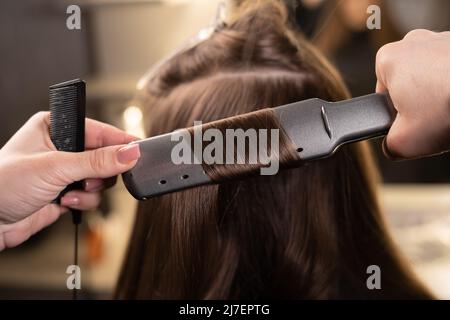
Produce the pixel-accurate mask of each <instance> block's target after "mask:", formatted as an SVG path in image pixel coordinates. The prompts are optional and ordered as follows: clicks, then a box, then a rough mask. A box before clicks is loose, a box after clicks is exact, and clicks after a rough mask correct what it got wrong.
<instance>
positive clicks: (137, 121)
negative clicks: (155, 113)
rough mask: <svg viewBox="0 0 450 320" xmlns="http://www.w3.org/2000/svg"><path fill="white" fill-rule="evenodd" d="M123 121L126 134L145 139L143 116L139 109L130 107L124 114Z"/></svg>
mask: <svg viewBox="0 0 450 320" xmlns="http://www.w3.org/2000/svg"><path fill="white" fill-rule="evenodd" d="M123 121H124V127H125V130H126V132H128V133H129V134H132V135H135V136H137V137H144V135H145V132H144V123H143V115H142V111H141V109H140V108H139V107H136V106H128V107H127V108H126V109H125V111H124V112H123Z"/></svg>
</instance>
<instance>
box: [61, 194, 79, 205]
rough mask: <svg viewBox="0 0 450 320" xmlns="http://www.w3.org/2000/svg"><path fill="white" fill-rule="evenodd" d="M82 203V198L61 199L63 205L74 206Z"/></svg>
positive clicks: (68, 197)
mask: <svg viewBox="0 0 450 320" xmlns="http://www.w3.org/2000/svg"><path fill="white" fill-rule="evenodd" d="M79 203H80V198H78V197H75V196H64V197H62V198H61V205H63V206H74V205H77V204H79Z"/></svg>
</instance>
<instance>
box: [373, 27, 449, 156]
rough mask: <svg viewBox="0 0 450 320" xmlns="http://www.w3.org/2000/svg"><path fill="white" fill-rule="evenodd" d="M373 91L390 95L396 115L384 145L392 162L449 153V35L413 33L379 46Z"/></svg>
mask: <svg viewBox="0 0 450 320" xmlns="http://www.w3.org/2000/svg"><path fill="white" fill-rule="evenodd" d="M376 74H377V78H378V83H377V92H382V91H385V90H388V91H389V94H390V96H391V99H392V102H393V104H394V107H395V108H396V110H397V112H398V113H397V116H396V118H395V120H394V123H393V125H392V127H391V129H390V131H389V133H388V135H387V136H386V139H385V141H384V143H383V147H384V151H385V154H386V156H388V158H391V159H396V160H399V159H412V158H419V157H424V156H429V155H433V154H438V153H442V152H445V151H447V150H450V32H449V31H447V32H441V33H435V32H431V31H428V30H414V31H411V32H410V33H408V34H407V35H406V36H405V38H404V39H403V40H401V41H398V42H393V43H389V44H387V45H385V46H383V47H382V48H381V49H380V50H379V51H378V54H377V58H376Z"/></svg>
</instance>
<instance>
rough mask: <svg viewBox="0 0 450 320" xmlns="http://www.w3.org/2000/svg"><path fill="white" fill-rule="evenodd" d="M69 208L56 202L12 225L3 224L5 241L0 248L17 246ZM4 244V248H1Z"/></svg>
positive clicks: (0, 244)
mask: <svg viewBox="0 0 450 320" xmlns="http://www.w3.org/2000/svg"><path fill="white" fill-rule="evenodd" d="M67 211H68V209H67V208H65V207H62V206H59V205H56V204H49V205H47V206H45V207H44V208H42V209H41V210H39V211H37V212H35V213H33V214H32V215H31V216H28V217H26V218H25V219H23V220H21V221H18V222H16V223H13V224H10V225H4V226H2V227H3V228H4V229H3V230H2V234H3V243H0V250H2V249H4V248H12V247H15V246H17V245H19V244H21V243H23V242H25V241H26V240H28V239H29V238H30V237H31V236H32V235H34V234H35V233H37V232H38V231H40V230H42V229H44V228H45V227H47V226H48V225H50V224H52V223H54V222H55V221H56V220H57V219H58V218H59V217H60V216H61V214H63V213H65V212H67ZM1 246H3V248H1Z"/></svg>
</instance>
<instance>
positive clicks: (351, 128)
mask: <svg viewBox="0 0 450 320" xmlns="http://www.w3.org/2000/svg"><path fill="white" fill-rule="evenodd" d="M273 111H274V112H275V115H276V116H277V117H278V119H279V122H280V124H281V126H282V128H283V129H284V131H285V132H286V133H287V135H288V136H289V138H290V139H291V141H292V142H293V143H294V144H295V146H296V148H297V152H298V154H299V157H300V159H301V160H303V161H312V160H316V159H321V158H326V157H329V156H331V155H333V153H334V152H335V151H336V150H337V149H338V148H339V147H340V146H342V145H344V144H347V143H351V142H355V141H360V140H365V139H370V138H374V137H378V136H382V135H385V134H386V133H387V132H388V130H389V128H390V126H391V124H392V122H393V119H394V117H395V109H394V107H393V105H392V101H391V99H390V97H389V94H388V93H374V94H369V95H366V96H362V97H357V98H353V99H349V100H344V101H340V102H328V101H324V100H321V99H317V98H314V99H308V100H304V101H300V102H295V103H291V104H288V105H283V106H279V107H276V108H273ZM173 134H174V133H168V134H163V135H159V136H155V137H151V138H148V139H145V140H140V141H135V142H132V143H137V144H139V147H140V151H141V157H140V159H139V160H138V162H137V164H136V166H135V167H134V168H133V169H131V170H130V171H128V172H126V173H124V174H123V181H124V183H125V186H126V187H127V189H128V191H129V192H130V193H131V194H132V195H133V196H134V197H135V198H136V199H138V200H146V199H148V198H150V197H154V196H158V195H162V194H166V193H170V192H174V191H178V190H183V189H187V188H191V187H195V186H200V185H204V184H209V183H212V181H211V179H210V178H209V177H208V175H206V174H205V172H204V171H203V168H202V165H201V164H174V163H173V162H172V160H171V151H172V149H173V147H174V146H175V145H176V144H177V143H178V140H176V139H171V136H172V135H173ZM172 140H175V141H172Z"/></svg>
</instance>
